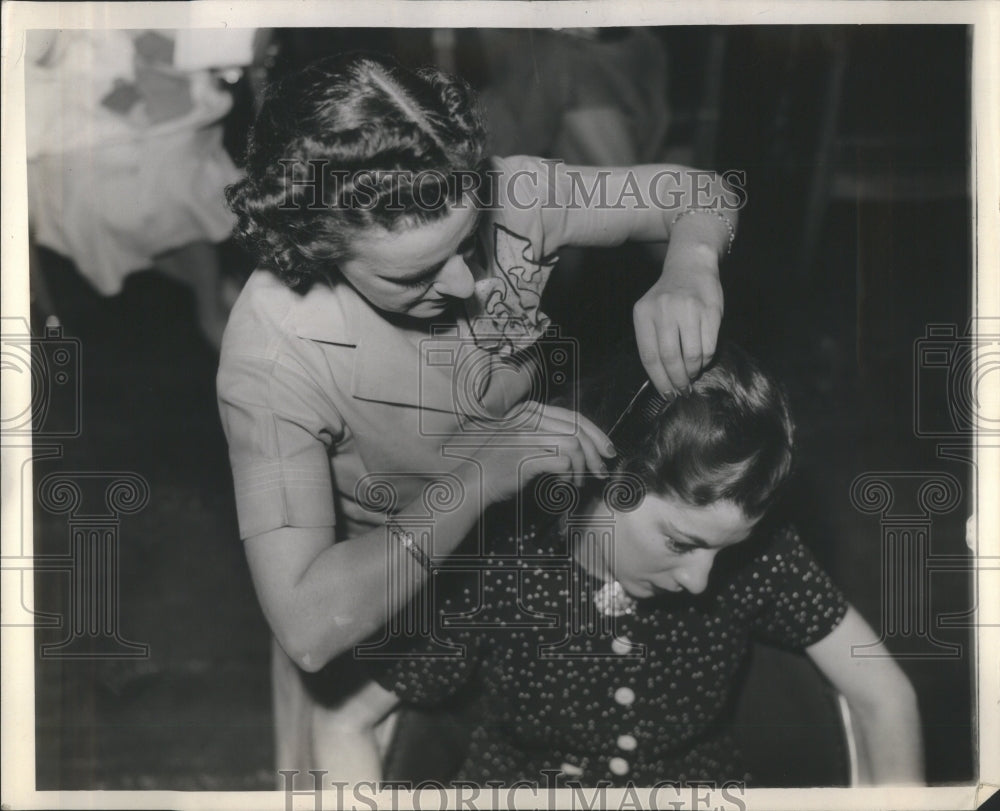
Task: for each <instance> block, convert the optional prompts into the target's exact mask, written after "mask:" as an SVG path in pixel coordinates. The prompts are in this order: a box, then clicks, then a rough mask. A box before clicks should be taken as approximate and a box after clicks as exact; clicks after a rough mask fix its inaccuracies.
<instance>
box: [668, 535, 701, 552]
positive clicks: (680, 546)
mask: <svg viewBox="0 0 1000 811" xmlns="http://www.w3.org/2000/svg"><path fill="white" fill-rule="evenodd" d="M664 540H665V541H666V544H667V547H668V548H669V549H670V551H671V552H676V553H677V554H678V555H684V554H687V553H688V552H693V551H694V550H695V549H698V548H699V547H697V546H695V545H694V544H690V543H684V541H678V540H677V539H676V538H672V537H671V536H669V535H665V536H664Z"/></svg>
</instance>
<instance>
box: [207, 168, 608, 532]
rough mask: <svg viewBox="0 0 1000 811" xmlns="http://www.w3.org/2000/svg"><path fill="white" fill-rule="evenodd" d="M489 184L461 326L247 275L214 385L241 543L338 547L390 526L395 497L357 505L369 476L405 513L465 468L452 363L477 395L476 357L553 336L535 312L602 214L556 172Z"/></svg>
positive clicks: (343, 292) (347, 292)
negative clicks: (282, 540)
mask: <svg viewBox="0 0 1000 811" xmlns="http://www.w3.org/2000/svg"><path fill="white" fill-rule="evenodd" d="M489 176H490V178H491V180H492V186H491V187H490V188H491V191H490V193H489V195H480V199H483V200H484V201H485V202H486V203H487V204H488V205H489V206H490V207H489V208H488V209H486V210H484V212H483V216H482V219H481V226H480V229H479V232H478V233H479V248H480V252H479V255H480V257H481V260H482V264H481V266H478V267H477V268H476V270H475V272H476V273H477V282H476V285H475V289H476V292H475V295H474V296H473V297H472V298H471V299H470V300H469V301H468V302H467V303H466V312H465V313H464V314H463V315H462V317H460V318H459V320H458V323H457V324H456V325H455V327H454V329H452V330H451V331H448V330H443V331H439V332H437V333H435V334H434V335H428V333H427V332H426V331H421V330H417V329H408V328H406V327H405V326H401V325H400V324H399V323H398V322H391V321H390V320H388V319H387V318H386V317H385V316H384V315H383V314H381V313H379V312H378V311H377V310H376V309H375V308H374V307H373V306H372V305H370V304H369V303H368V302H367V301H366V300H365V299H364V298H363V297H362V296H361V295H359V294H358V293H357V292H356V291H355V290H354V289H353V288H352V287H351V286H350V285H348V284H347V283H345V282H343V281H339V282H336V283H330V284H327V283H323V282H317V283H315V284H314V285H313V286H312V287H311V288H310V289H309V290H308V291H307V292H306V293H305V294H300V293H297V292H295V291H293V290H291V289H289V288H288V287H287V286H285V285H284V284H283V283H282V282H281V281H280V280H279V279H278V278H277V277H276V276H274V275H273V274H271V273H270V272H268V271H264V270H258V271H256V272H255V273H254V274H253V275H252V276H251V278H250V279H249V281H248V282H247V284H246V286H245V288H244V290H243V292H242V294H241V296H240V298H239V300H238V301H237V302H236V305H235V307H234V309H233V311H232V314H231V315H230V319H229V324H228V326H227V329H226V334H225V338H224V340H223V347H222V354H221V358H220V367H219V373H218V378H217V389H218V398H219V408H220V414H221V418H222V425H223V429H224V431H225V433H226V437H227V439H228V442H229V455H230V462H231V466H232V470H233V478H234V484H235V491H236V506H237V515H238V518H239V525H240V535H241V537H243V538H248V537H252V536H254V535H258V534H261V533H263V532H266V531H269V530H272V529H277V528H279V527H283V526H294V527H323V526H335V527H336V535H337V538H338V539H343V538H349V537H354V536H356V535H359V534H363V533H364V532H366V531H368V530H369V529H371V528H372V527H374V526H377V525H379V524H381V523H382V522H383V521H384V512H385V506H386V505H385V503H384V502H379V503H378V504H377V509H375V508H374V506H375V505H373V504H372V503H368V502H367V501H365V499H364V498H362V497H361V495H363V493H362V491H363V485H364V482H365V481H367V480H368V479H367V477H369V476H376V477H381V478H382V479H383V480H386V481H388V482H389V483H390V484H391V486H392V488H393V490H394V495H393V497H392V500H393V501H394V502H395V503H396V505H397V506H401V505H405V504H408V503H410V502H411V501H413V499H415V498H416V497H417V496H418V495H419V494H420V492H421V490H422V488H423V487H424V486H425V485H426V484H427V483H428V481H430V480H433V479H435V478H439V477H440V476H442V475H444V474H446V473H447V471H448V470H451V469H452V468H453V467H454V466H455V464H456V461H455V459H454V458H446V457H444V456H443V455H442V452H441V446H442V444H443V443H444V442H445V441H446V440H447V439H448V438H451V437H454V436H455V435H456V434H461V433H462V432H463V430H465V429H464V428H462V427H461V426H460V416H462V409H463V408H466V407H467V405H468V404H467V403H466V402H464V398H463V394H462V392H459V393H458V394H456V380H457V379H458V378H459V374H458V373H457V372H456V369H457V368H460V367H461V368H463V369H464V370H466V371H468V370H472V371H473V372H474V373H473V374H471V378H472V379H475V380H476V381H477V383H476V385H477V386H480V385H483V384H484V376H483V375H482V374H481V371H482V369H484V368H488V365H487V364H483V363H480V361H479V358H480V356H481V355H482V353H490V354H492V355H504V354H508V355H509V354H513V353H516V352H517V351H518V350H519V349H521V348H523V347H524V346H525V345H526V344H530V343H532V342H535V341H537V340H538V338H539V337H540V336H542V335H546V334H549V335H552V333H551V331H549V332H548V333H547V330H548V328H549V324H548V320H547V319H546V318H545V316H544V315H543V314H542V313H541V312H540V310H539V302H540V299H541V294H542V291H543V289H544V287H545V283H546V281H547V279H548V276H549V273H550V272H551V270H552V267H553V262H554V257H553V254H554V253H555V252H556V251H557V250H558V249H559V248H560V247H561V246H563V245H567V244H577V243H581V242H584V241H586V242H588V243H590V244H595V243H599V242H600V241H601V239H602V234H605V233H606V229H603V228H602V222H603V220H602V218H603V217H604V216H605V215H604V214H603V212H602V210H601V209H600V208H599V207H597V206H592V207H589V208H588V207H581V206H575V207H571V206H569V205H568V203H569V202H570V201H571V200H572V199H573V198H574V195H576V194H577V191H576V190H575V187H574V185H573V180H572V179H571V178H570V177H569V175H568V174H567V173H566V171H565V169H564V167H557V166H556V165H555V163H554V162H551V161H541V160H539V159H536V158H528V157H515V158H504V159H500V158H495V159H493V160H492V163H491V165H490V175H489ZM607 233H610V232H607ZM606 238H607V239H608V240H610V239H611V238H612V237H611V236H610V235H609V236H607V237H606ZM556 340H558V336H556ZM502 377H503V376H500V375H498V376H497V378H502ZM501 385H503V384H502V383H501ZM536 399H537V397H536ZM503 400H504V398H499V399H497V398H494V400H493V402H502V401H503ZM486 410H487V411H488V412H489V408H486ZM465 424H466V423H463V425H465Z"/></svg>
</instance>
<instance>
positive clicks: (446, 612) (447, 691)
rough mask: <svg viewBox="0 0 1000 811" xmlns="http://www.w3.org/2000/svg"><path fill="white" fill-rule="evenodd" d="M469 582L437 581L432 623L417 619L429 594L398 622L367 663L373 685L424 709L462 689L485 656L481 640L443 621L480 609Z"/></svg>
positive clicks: (394, 623)
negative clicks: (475, 603) (373, 681)
mask: <svg viewBox="0 0 1000 811" xmlns="http://www.w3.org/2000/svg"><path fill="white" fill-rule="evenodd" d="M469 582H470V579H469V578H466V577H461V578H451V579H450V582H448V583H447V584H445V583H442V582H441V578H435V583H434V588H433V600H432V601H431V603H432V606H433V608H431V609H430V610H431V611H432V612H433V613H432V614H431V620H430V622H427V621H426V620H425V621H424V622H423V623H421V622H420V621H419V617H415V616H414V615H413V612H414V611H416V612H420V611H426V610H428V607H427V606H426V603H424V607H423V608H421V607H420V606H421V604H422V601H423V600H426V598H427V597H428V596H430V592H429V591H428V592H425V593H424V594H423V595H422V597H421V598H418V599H417V600H415V601H414V602H413V603H411V604H410V606H409V607H408V609H407V610H406V611H404V612H403V613H402V614H400V615H399V616H397V617H396V618H395V621H394V622H392V623H391V624H390V631H389V639H388V643H387V644H385V645H383V646H380V652H379V655H378V658H376V659H370V660H368V665H367V666H368V671H369V673H370V675H371V677H372V678H373V679H375V681H377V682H378V683H379V684H381V685H382V686H383V687H385V688H386V689H387V690H391V691H392V692H394V693H395V694H396V695H397V696H399V698H400V699H401V700H403V701H406V702H409V703H411V704H420V705H433V704H439V703H441V702H442V701H444V700H445V699H447V698H449V697H451V696H453V695H455V694H456V693H457V692H459V690H461V689H462V687H463V686H464V685H465V684H466V683H467V682H468V681H469V680H470V679H471V678H472V676H473V675H474V674H475V672H476V670H477V668H478V666H479V663H480V660H481V659H482V657H483V649H484V645H483V640H482V638H481V637H480V636H479V635H478V634H476V633H474V632H473V631H471V630H469V629H458V628H455V627H452V626H450V625H449V623H448V621H447V620H446V619H444V618H445V617H449V616H453V615H455V614H465V613H470V612H471V611H475V610H476V608H477V607H476V606H473V604H472V603H473V601H472V599H471V597H470V595H471V593H472V591H471V589H469V590H467V585H468V583H469ZM407 612H410V613H409V614H407ZM421 626H423V628H421ZM393 629H395V633H393Z"/></svg>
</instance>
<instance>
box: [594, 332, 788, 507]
mask: <svg viewBox="0 0 1000 811" xmlns="http://www.w3.org/2000/svg"><path fill="white" fill-rule="evenodd" d="M622 366H625V367H628V369H627V370H626V371H621V370H620V369H619V370H616V371H615V372H614V373H613V374H612V375H611V376H610V377H608V378H606V379H605V382H604V390H603V393H602V395H601V402H600V403H598V404H597V407H596V408H597V410H596V412H595V414H594V417H595V422H597V424H598V425H600V426H601V427H602V428H604V429H605V430H610V429H611V426H612V425H613V424H614V422H615V420H616V418H617V417H618V416H619V415H620V414H621V413H622V411H623V410H624V407H623V404H622V403H623V401H624V402H628V398H630V397H631V396H632V395H633V394H634V393H635V392H636V390H637V388H638V383H637V382H636V381H637V380H645V372H644V371H641V369H637V368H636V364H635V363H629V362H627V363H625V364H622ZM664 403H666V404H665V405H664ZM793 436H794V426H793V424H792V417H791V413H790V410H789V406H788V399H787V397H786V395H785V393H784V391H783V390H782V388H781V386H780V385H778V383H777V382H776V381H775V380H773V379H772V378H771V377H770V376H769V375H768V374H767V373H766V372H764V370H763V369H762V368H761V367H760V366H759V365H758V364H757V362H756V361H755V360H754V359H753V358H751V357H750V356H749V355H748V354H747V353H746V352H744V351H743V350H742V349H740V348H739V347H737V346H735V345H734V344H732V343H730V342H728V341H725V342H722V343H720V345H719V349H718V351H717V352H716V354H715V357H714V359H713V361H712V363H711V364H710V365H709V366H708V367H707V368H706V369H705V371H704V372H702V374H701V375H700V376H699V377H698V379H697V380H695V381H694V383H693V384H692V392H691V394H688V395H679V396H677V397H675V398H674V399H673V400H670V401H669V402H667V401H665V400H664V398H663V397H662V396H660V395H658V394H657V393H656V392H655V390H651V389H647V390H646V392H645V393H644V394H643V395H640V397H639V398H638V400H637V402H636V404H635V406H634V407H633V408H632V409H630V410H629V411H628V413H627V416H626V417H624V418H623V419H622V420H621V421H619V422H618V423H617V425H616V427H615V430H614V432H613V435H612V439H613V441H614V442H615V446H616V447H617V448H618V451H619V458H618V459H617V460H616V465H615V467H616V470H617V471H620V472H624V473H629V474H633V475H635V476H637V477H638V478H639V479H640V480H641V482H642V485H643V487H644V488H645V492H647V493H654V494H657V495H667V494H670V495H674V496H676V497H678V498H680V499H681V500H682V501H684V502H685V503H687V504H690V505H692V506H696V507H701V506H706V505H708V504H713V503H715V502H717V501H721V500H727V501H732V502H733V503H734V504H736V505H737V506H738V507H740V508H741V509H742V510H743V512H744V514H745V515H746V516H747V517H748V518H759V517H760V516H762V515H763V514H764V513H765V512H766V511H767V509H768V507H770V506H771V504H772V502H773V501H774V499H775V497H776V495H777V494H778V492H779V490H780V487H781V484H782V483H783V482H784V481H785V480H786V479H787V478H788V475H789V473H790V472H791V468H792V461H793V455H792V451H793V447H794V438H793Z"/></svg>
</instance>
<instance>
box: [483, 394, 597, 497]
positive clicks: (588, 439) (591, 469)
mask: <svg viewBox="0 0 1000 811" xmlns="http://www.w3.org/2000/svg"><path fill="white" fill-rule="evenodd" d="M615 453H616V451H615V448H614V445H613V444H612V443H611V440H610V439H608V437H607V435H606V434H605V433H604V432H603V431H602V430H601V429H600V428H598V427H597V426H596V425H594V423H592V422H591V421H590V420H588V419H587V418H586V417H584V416H583V415H581V414H578V413H577V412H575V411H572V410H570V409H566V408H561V407H559V406H552V405H544V404H542V403H538V402H534V401H530V402H527V403H521V404H519V405H518V406H517V407H516V408H514V409H511V411H509V412H508V413H507V414H506V415H505V416H504V418H502V419H500V420H497V422H496V428H495V430H494V432H493V433H492V434H491V435H490V436H489V438H488V439H487V440H486V442H485V443H484V444H483V445H481V446H480V447H479V448H477V450H476V451H475V452H474V454H473V459H474V460H475V461H476V462H477V463H478V465H479V467H480V470H481V472H482V482H483V494H484V497H485V500H486V503H487V504H495V503H497V502H500V501H506V500H508V499H510V498H513V497H514V496H515V495H516V494H517V493H518V492H519V491H520V490H522V489H523V488H524V486H525V485H527V484H528V483H529V482H531V481H532V480H534V479H535V478H537V477H538V476H541V475H543V474H547V473H553V474H556V475H560V476H563V477H565V478H566V479H567V480H569V481H572V482H573V483H574V484H575V485H576V486H578V487H579V486H581V485H582V484H583V481H584V478H585V477H586V476H587V475H593V476H599V477H601V478H603V477H605V476H607V475H608V470H607V466H606V464H605V462H604V460H605V459H611V458H613V457H614V456H615Z"/></svg>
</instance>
